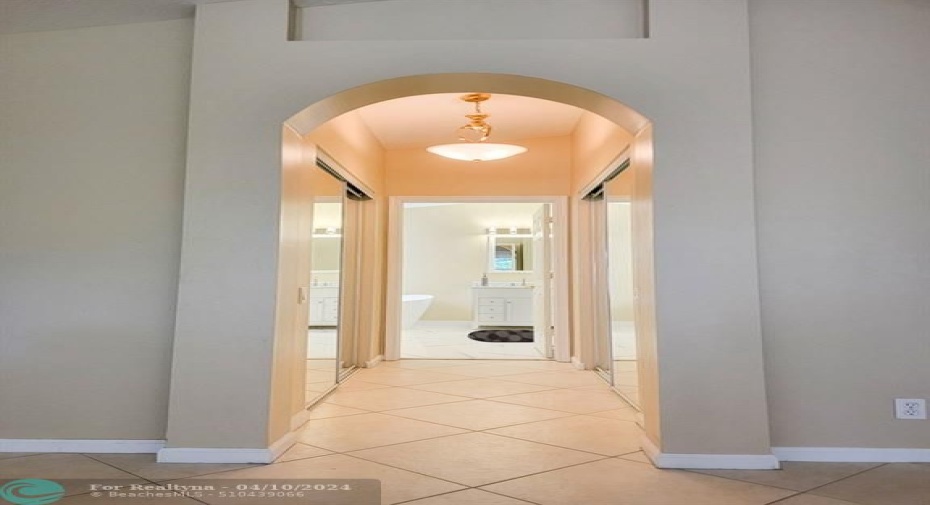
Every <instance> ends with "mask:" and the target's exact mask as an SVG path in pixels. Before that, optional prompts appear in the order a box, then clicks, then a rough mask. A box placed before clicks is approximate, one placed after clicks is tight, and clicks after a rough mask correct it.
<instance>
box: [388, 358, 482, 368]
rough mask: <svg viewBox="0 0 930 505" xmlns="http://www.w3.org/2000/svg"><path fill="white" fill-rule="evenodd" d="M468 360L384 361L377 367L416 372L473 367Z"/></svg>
mask: <svg viewBox="0 0 930 505" xmlns="http://www.w3.org/2000/svg"><path fill="white" fill-rule="evenodd" d="M473 364H474V363H471V362H470V360H461V359H400V360H397V361H384V362H382V363H381V364H380V365H378V367H386V368H404V369H411V370H416V369H420V368H443V367H447V366H465V365H473Z"/></svg>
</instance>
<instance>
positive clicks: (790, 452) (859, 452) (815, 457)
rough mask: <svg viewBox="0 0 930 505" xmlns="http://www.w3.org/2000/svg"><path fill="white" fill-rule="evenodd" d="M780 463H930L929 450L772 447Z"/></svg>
mask: <svg viewBox="0 0 930 505" xmlns="http://www.w3.org/2000/svg"><path fill="white" fill-rule="evenodd" d="M772 452H773V453H775V456H776V457H777V458H778V459H780V460H781V461H822V462H832V463H930V449H928V448H923V449H917V448H913V449H908V448H902V449H896V448H879V447H772Z"/></svg>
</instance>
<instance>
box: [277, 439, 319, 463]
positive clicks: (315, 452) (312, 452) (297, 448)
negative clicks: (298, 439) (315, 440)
mask: <svg viewBox="0 0 930 505" xmlns="http://www.w3.org/2000/svg"><path fill="white" fill-rule="evenodd" d="M327 454H332V451H327V450H326V449H321V448H319V447H313V446H310V445H307V444H301V443H296V444H294V445H292V446H291V448H290V449H288V450H287V451H285V452H284V454H282V455H280V456H278V459H276V460H275V463H285V462H287V461H296V460H298V459H307V458H315V457H317V456H326V455H327Z"/></svg>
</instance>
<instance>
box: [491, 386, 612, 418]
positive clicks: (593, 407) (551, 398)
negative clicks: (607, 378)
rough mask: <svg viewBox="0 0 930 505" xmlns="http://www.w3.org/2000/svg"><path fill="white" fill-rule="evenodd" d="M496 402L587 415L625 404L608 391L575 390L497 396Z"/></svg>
mask: <svg viewBox="0 0 930 505" xmlns="http://www.w3.org/2000/svg"><path fill="white" fill-rule="evenodd" d="M494 401H496V402H504V403H515V404H517V405H526V406H529V407H539V408H541V409H552V410H560V411H562V412H571V413H573V414H588V413H592V412H603V411H605V410H616V409H619V408H623V407H626V406H627V404H626V402H624V401H623V400H621V399H620V397H619V396H617V395H616V394H615V393H612V392H609V391H605V392H602V391H578V390H576V389H555V390H551V391H539V392H536V393H523V394H518V395H509V396H498V397H495V398H494Z"/></svg>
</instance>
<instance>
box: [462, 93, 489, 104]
mask: <svg viewBox="0 0 930 505" xmlns="http://www.w3.org/2000/svg"><path fill="white" fill-rule="evenodd" d="M459 98H461V100H462V101H463V102H468V103H481V102H484V101H487V100H489V99H490V98H491V94H490V93H469V94H467V95H462V96H461V97H459Z"/></svg>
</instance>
